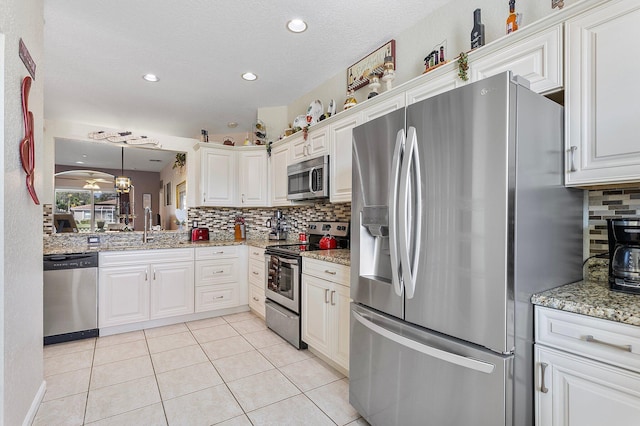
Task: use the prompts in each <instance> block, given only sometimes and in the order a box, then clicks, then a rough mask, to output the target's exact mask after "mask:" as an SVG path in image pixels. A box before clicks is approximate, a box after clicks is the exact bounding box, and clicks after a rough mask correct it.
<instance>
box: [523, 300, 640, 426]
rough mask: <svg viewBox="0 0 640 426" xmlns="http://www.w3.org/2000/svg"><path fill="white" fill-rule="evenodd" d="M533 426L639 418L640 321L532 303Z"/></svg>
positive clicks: (590, 425) (591, 425) (584, 425)
mask: <svg viewBox="0 0 640 426" xmlns="http://www.w3.org/2000/svg"><path fill="white" fill-rule="evenodd" d="M535 404H536V425H537V426H600V425H626V424H637V422H638V419H640V327H634V326H630V325H626V324H621V323H616V322H613V321H606V320H601V319H597V318H591V317H587V316H584V315H577V314H572V313H567V312H562V311H558V310H553V309H547V308H541V307H538V306H537V307H536V344H535Z"/></svg>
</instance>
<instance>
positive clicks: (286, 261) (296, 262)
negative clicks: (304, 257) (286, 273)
mask: <svg viewBox="0 0 640 426" xmlns="http://www.w3.org/2000/svg"><path fill="white" fill-rule="evenodd" d="M278 260H280V263H286V264H287V265H295V266H298V260H297V259H283V258H281V257H279V258H278Z"/></svg>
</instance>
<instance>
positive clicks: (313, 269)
mask: <svg viewBox="0 0 640 426" xmlns="http://www.w3.org/2000/svg"><path fill="white" fill-rule="evenodd" d="M349 271H350V268H349V267H348V266H344V265H340V264H337V263H331V262H324V261H322V260H315V259H306V258H305V259H302V273H304V274H308V275H313V276H316V277H318V278H322V279H323V280H327V281H332V282H334V283H338V284H342V285H344V286H347V287H349Z"/></svg>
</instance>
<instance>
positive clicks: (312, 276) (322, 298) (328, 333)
mask: <svg viewBox="0 0 640 426" xmlns="http://www.w3.org/2000/svg"><path fill="white" fill-rule="evenodd" d="M302 270H303V274H302V340H303V341H304V342H306V343H307V344H308V345H309V346H310V347H311V348H313V349H314V350H316V351H318V352H320V353H321V354H323V355H324V356H326V357H327V358H329V359H330V360H332V361H334V362H335V363H336V364H338V365H339V366H341V367H343V368H344V369H345V370H348V369H349V309H350V302H351V299H350V289H349V281H348V278H347V280H346V281H344V280H343V277H345V276H346V277H348V276H349V267H347V266H342V265H337V264H334V263H330V262H323V261H318V260H315V259H303V260H302Z"/></svg>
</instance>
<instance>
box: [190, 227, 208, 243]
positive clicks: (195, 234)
mask: <svg viewBox="0 0 640 426" xmlns="http://www.w3.org/2000/svg"><path fill="white" fill-rule="evenodd" d="M191 241H209V228H193V229H192V230H191Z"/></svg>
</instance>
